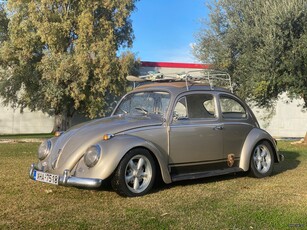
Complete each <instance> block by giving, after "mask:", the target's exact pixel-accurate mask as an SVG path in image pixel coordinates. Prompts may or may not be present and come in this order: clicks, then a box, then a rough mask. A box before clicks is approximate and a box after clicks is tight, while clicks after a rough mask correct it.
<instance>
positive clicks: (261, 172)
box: [250, 141, 274, 178]
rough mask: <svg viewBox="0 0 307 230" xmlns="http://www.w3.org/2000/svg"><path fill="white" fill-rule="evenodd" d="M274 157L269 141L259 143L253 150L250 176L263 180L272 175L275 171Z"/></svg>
mask: <svg viewBox="0 0 307 230" xmlns="http://www.w3.org/2000/svg"><path fill="white" fill-rule="evenodd" d="M273 164H274V155H273V150H272V147H271V146H270V144H269V143H268V142H267V141H262V142H260V143H258V144H257V145H256V146H255V148H254V149H253V152H252V155H251V160H250V174H251V176H253V177H257V178H262V177H266V176H269V175H271V173H272V171H273Z"/></svg>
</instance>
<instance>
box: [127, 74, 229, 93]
mask: <svg viewBox="0 0 307 230" xmlns="http://www.w3.org/2000/svg"><path fill="white" fill-rule="evenodd" d="M127 80H128V81H131V82H133V83H134V88H135V87H136V83H139V84H141V83H146V82H174V81H178V82H179V81H181V82H182V81H185V82H186V87H187V90H189V86H188V83H202V84H209V85H210V88H211V89H212V90H213V89H214V87H215V86H220V87H224V88H229V90H230V91H231V92H233V88H232V82H231V77H230V75H229V74H228V73H227V72H223V71H218V70H203V71H202V70H195V71H188V72H183V73H168V74H163V73H160V72H148V74H146V75H142V76H139V77H136V76H132V75H129V76H127Z"/></svg>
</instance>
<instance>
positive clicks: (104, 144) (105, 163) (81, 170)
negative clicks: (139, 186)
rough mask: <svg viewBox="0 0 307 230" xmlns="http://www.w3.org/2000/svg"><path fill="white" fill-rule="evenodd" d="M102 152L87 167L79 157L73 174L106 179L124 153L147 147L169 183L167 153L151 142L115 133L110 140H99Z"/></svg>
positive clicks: (164, 179) (164, 178)
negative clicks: (90, 165)
mask: <svg viewBox="0 0 307 230" xmlns="http://www.w3.org/2000/svg"><path fill="white" fill-rule="evenodd" d="M98 144H99V145H100V147H101V150H102V153H101V157H100V159H99V161H98V163H97V164H96V165H95V166H94V167H92V168H89V167H87V166H86V165H85V163H84V160H83V157H82V158H81V159H80V162H79V163H78V165H77V167H76V171H75V176H77V177H86V178H99V179H102V180H105V179H107V178H108V177H109V176H111V175H112V173H113V172H114V171H115V169H116V168H117V166H118V164H119V162H120V161H121V159H122V158H123V157H124V156H125V154H126V153H127V152H128V151H129V150H131V149H133V148H136V147H142V148H147V149H148V150H149V151H150V152H152V153H153V155H154V157H155V158H156V159H157V162H158V164H159V166H160V169H161V175H162V178H163V181H164V182H165V183H171V177H170V174H169V171H168V167H167V162H168V155H167V154H166V153H164V154H163V153H162V152H161V151H160V150H159V149H158V148H157V147H156V146H155V145H153V144H152V143H150V142H148V141H146V140H144V139H142V138H140V137H136V136H132V135H116V136H114V137H113V138H111V139H110V140H107V141H100V142H98Z"/></svg>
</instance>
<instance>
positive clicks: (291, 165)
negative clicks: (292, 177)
mask: <svg viewBox="0 0 307 230" xmlns="http://www.w3.org/2000/svg"><path fill="white" fill-rule="evenodd" d="M281 153H282V154H283V155H284V156H285V160H284V161H282V162H280V163H278V164H275V165H274V171H273V174H272V176H275V175H278V174H281V173H284V172H286V171H289V170H293V169H296V168H297V167H298V166H299V165H300V163H301V161H299V160H298V158H299V157H300V154H299V153H298V152H294V151H281Z"/></svg>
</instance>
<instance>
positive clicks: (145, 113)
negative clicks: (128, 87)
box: [134, 107, 148, 115]
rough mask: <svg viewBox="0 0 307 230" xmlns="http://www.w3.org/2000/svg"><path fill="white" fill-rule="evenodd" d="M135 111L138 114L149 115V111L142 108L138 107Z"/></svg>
mask: <svg viewBox="0 0 307 230" xmlns="http://www.w3.org/2000/svg"><path fill="white" fill-rule="evenodd" d="M134 109H135V110H137V111H138V112H141V113H143V114H144V115H148V111H147V110H146V109H144V108H142V107H136V108H134Z"/></svg>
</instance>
